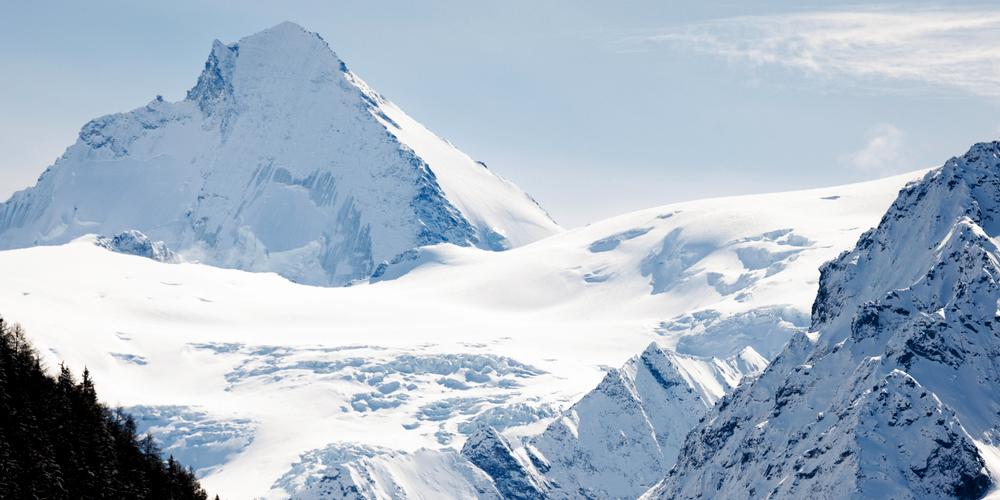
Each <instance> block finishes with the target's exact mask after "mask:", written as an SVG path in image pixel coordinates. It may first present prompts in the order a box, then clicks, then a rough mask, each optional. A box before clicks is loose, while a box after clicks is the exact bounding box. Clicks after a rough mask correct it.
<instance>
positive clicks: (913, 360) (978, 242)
mask: <svg viewBox="0 0 1000 500" xmlns="http://www.w3.org/2000/svg"><path fill="white" fill-rule="evenodd" d="M998 153H1000V144H998V143H984V144H977V145H975V146H973V147H972V148H971V149H970V150H969V152H968V153H966V154H965V155H963V156H961V157H958V158H953V159H951V160H949V161H948V162H947V163H945V165H944V166H942V167H941V168H939V169H937V170H934V171H932V172H930V173H928V174H927V175H926V176H925V177H924V178H923V180H921V181H920V182H918V183H914V184H910V185H908V186H907V187H905V188H904V189H903V190H902V191H900V193H899V196H898V197H897V199H896V201H895V202H894V203H893V204H892V206H891V207H890V208H889V210H888V212H887V213H886V215H885V216H884V217H883V218H882V220H881V222H880V223H879V225H878V227H876V228H875V229H873V230H870V231H868V232H866V233H865V234H863V235H862V236H861V238H860V239H859V240H858V243H857V245H856V246H855V248H854V249H853V250H851V251H849V252H845V253H843V254H841V255H840V256H839V257H838V258H837V259H835V260H833V261H831V262H829V263H827V264H826V265H824V266H823V268H822V273H821V278H820V286H819V292H818V294H817V298H816V302H815V304H814V307H813V325H812V327H813V330H814V331H813V332H811V333H809V334H800V335H797V336H795V337H793V338H792V340H791V341H790V342H789V344H788V346H787V347H786V348H785V350H784V351H783V352H782V354H781V355H780V356H778V357H777V359H775V360H774V362H773V363H771V365H770V366H769V367H768V368H767V369H766V370H765V371H764V373H763V374H762V375H761V376H760V377H759V378H757V379H756V380H754V381H753V383H751V384H747V385H744V386H741V387H740V388H738V389H737V390H736V391H734V393H733V394H732V395H730V396H727V397H726V398H724V399H723V400H722V402H721V403H719V404H718V405H717V406H716V407H715V409H714V410H713V412H712V414H711V415H710V418H708V419H706V420H705V421H704V422H703V423H701V424H700V425H699V426H697V427H696V428H695V429H694V431H693V432H692V433H691V434H689V435H688V438H687V440H686V442H685V444H684V447H683V448H682V450H681V452H680V454H679V457H678V462H677V466H676V467H675V468H674V469H673V470H672V471H671V472H670V474H669V475H668V477H667V478H666V479H665V480H664V482H663V483H661V485H660V486H658V487H657V488H656V489H654V490H652V491H651V492H650V493H649V496H656V497H669V498H693V497H705V496H721V497H730V498H738V497H750V498H756V497H768V498H799V497H801V496H802V495H804V494H806V492H810V493H811V494H818V495H820V496H823V497H833V498H840V497H853V496H858V497H886V498H889V497H891V498H927V497H959V498H979V497H981V496H982V495H983V494H984V493H985V492H986V491H987V490H988V489H990V488H991V487H993V486H994V485H995V484H996V482H997V479H998V478H1000V466H998V463H997V461H996V460H995V458H994V457H996V456H998V449H1000V445H998V436H1000V425H998V424H997V421H996V415H997V414H1000V390H998V389H997V388H998V387H1000V377H998V376H997V373H1000V363H998V361H997V360H998V359H1000V341H998V340H997V339H998V338H1000V324H998V322H997V320H996V318H997V304H998V300H1000V249H998V247H997V244H996V241H995V239H994V237H993V236H995V235H996V233H997V229H1000V226H998V225H997V221H998V215H1000V213H998V206H1000V204H998V200H1000V154H998Z"/></svg>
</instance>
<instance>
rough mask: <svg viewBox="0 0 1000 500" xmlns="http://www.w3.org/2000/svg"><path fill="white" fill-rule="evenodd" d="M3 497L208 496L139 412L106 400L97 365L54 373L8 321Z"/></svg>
mask: <svg viewBox="0 0 1000 500" xmlns="http://www.w3.org/2000/svg"><path fill="white" fill-rule="evenodd" d="M0 498H18V499H20V498H26V499H31V498H46V499H48V498H51V499H76V498H102V499H103V498H149V499H154V500H187V499H197V500H205V499H207V495H206V493H205V490H203V489H202V488H201V486H200V485H199V484H198V480H197V479H196V478H195V475H194V472H193V471H192V470H191V469H189V468H185V467H184V466H182V465H181V464H179V463H177V461H176V460H174V458H173V457H169V458H168V459H167V460H166V461H164V460H163V457H162V454H161V450H160V448H159V446H158V445H157V444H156V441H155V440H154V439H153V438H152V436H149V435H146V436H144V437H142V438H139V436H138V435H137V431H136V424H135V420H134V419H133V418H132V416H131V415H128V414H127V413H125V412H124V411H123V410H122V409H120V408H119V409H116V410H110V409H108V408H107V407H106V406H104V405H103V404H101V403H100V401H99V400H98V398H97V389H96V387H95V384H94V381H93V379H92V377H91V375H90V371H89V370H87V369H84V371H83V377H82V379H81V380H80V382H79V383H78V382H76V380H75V378H74V376H73V374H72V372H71V371H70V370H69V368H68V367H66V366H65V365H60V366H59V375H58V376H57V377H56V378H55V379H53V378H51V377H49V376H48V375H46V373H45V370H44V368H43V366H42V363H41V360H40V358H39V357H38V355H37V354H36V353H35V351H34V349H33V348H32V347H31V344H30V343H29V342H28V340H27V337H26V335H25V333H24V330H23V329H22V328H21V327H20V326H19V325H11V324H9V323H7V322H5V321H4V320H3V318H0ZM216 498H218V496H216Z"/></svg>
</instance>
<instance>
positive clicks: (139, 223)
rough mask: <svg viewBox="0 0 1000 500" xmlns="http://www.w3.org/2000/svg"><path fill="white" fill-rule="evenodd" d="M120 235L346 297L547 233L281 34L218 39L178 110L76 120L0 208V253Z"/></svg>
mask: <svg viewBox="0 0 1000 500" xmlns="http://www.w3.org/2000/svg"><path fill="white" fill-rule="evenodd" d="M128 230H138V231H141V232H143V233H145V234H148V235H149V236H150V237H151V238H154V239H156V240H162V241H164V242H166V244H167V245H168V246H169V247H170V248H172V249H174V250H175V251H177V252H178V253H179V254H181V255H182V256H184V257H185V258H187V259H188V260H193V261H199V262H204V263H207V264H211V265H216V266H222V267H230V268H237V269H244V270H248V271H273V272H277V273H278V274H280V275H282V276H284V277H286V278H288V279H290V280H293V281H296V282H299V283H306V284H314V285H343V284H347V283H349V282H351V281H353V280H357V279H363V278H367V277H368V276H369V275H371V274H372V272H373V271H374V270H375V269H376V267H377V266H378V265H379V264H380V263H382V262H384V261H392V260H393V259H394V258H396V257H397V256H398V255H400V254H402V253H404V252H406V251H408V250H411V249H413V248H416V247H420V246H425V245H433V244H436V243H443V242H448V243H452V244H455V245H462V246H476V247H479V248H483V249H489V250H506V249H509V248H512V247H516V246H520V245H523V244H525V243H529V242H532V241H535V240H537V239H539V238H542V237H545V236H548V235H551V234H554V233H556V232H558V231H560V228H559V227H558V226H557V225H556V224H555V223H554V222H553V221H552V220H551V219H550V218H549V216H548V215H547V214H546V213H545V212H544V211H543V210H542V209H541V208H540V207H539V206H538V205H537V204H536V203H535V202H534V200H532V199H531V198H530V197H529V196H528V195H526V194H525V193H523V192H522V191H520V190H519V189H518V188H517V187H516V186H514V185H513V184H511V183H510V182H508V181H506V180H504V179H502V178H500V177H499V176H497V175H495V174H493V173H492V172H490V171H489V170H487V169H486V168H485V167H484V166H482V165H481V164H479V163H477V162H476V161H473V159H472V158H470V157H469V156H467V155H466V154H464V153H462V152H461V151H459V150H458V149H456V148H455V147H454V146H452V145H451V144H449V143H448V142H446V141H444V140H442V139H440V138H438V137H437V136H435V135H434V134H432V133H431V132H429V131H428V130H427V129H426V128H424V127H423V126H422V125H420V124H419V123H417V122H416V121H414V120H413V119H412V118H410V117H409V116H407V115H406V114H405V113H403V112H402V111H401V110H400V109H399V108H398V107H396V106H395V105H394V104H392V103H391V102H389V101H387V100H385V99H384V98H383V97H382V96H380V95H379V94H378V93H376V92H375V91H374V90H372V89H371V88H370V87H368V85H367V84H365V83H364V82H363V81H362V80H361V79H360V78H358V76H357V75H355V74H354V73H352V72H351V71H349V70H348V69H347V66H346V65H345V64H344V63H343V62H342V61H341V60H340V59H339V58H338V57H337V56H336V55H335V54H334V53H333V52H332V51H331V50H330V48H329V47H328V46H327V43H326V42H325V41H324V40H323V39H322V38H320V37H319V36H318V35H316V34H315V33H310V32H308V31H305V30H304V29H303V28H301V27H300V26H297V25H295V24H292V23H282V24H279V25H278V26H275V27H273V28H271V29H268V30H265V31H262V32H260V33H257V34H255V35H251V36H248V37H246V38H243V39H242V40H240V41H239V42H238V43H234V44H230V45H226V44H223V43H221V42H218V41H216V42H215V43H214V44H213V46H212V50H211V53H210V55H209V58H208V61H207V62H206V63H205V67H204V70H203V72H202V74H201V76H200V77H199V78H198V82H197V84H196V85H195V86H194V87H193V88H192V89H191V90H190V91H189V92H188V94H187V98H186V99H184V100H182V101H180V102H166V101H164V100H163V99H161V98H160V97H157V98H156V99H154V100H153V101H151V102H150V103H149V104H147V105H146V106H144V107H141V108H138V109H136V110H133V111H130V112H127V113H120V114H113V115H108V116H104V117H101V118H97V119H95V120H93V121H91V122H90V123H87V124H86V125H84V126H83V128H82V129H81V131H80V135H79V139H78V140H77V142H76V144H74V145H72V146H71V147H69V148H68V149H67V150H66V152H65V153H64V154H63V155H62V156H61V157H60V158H59V159H58V160H57V161H56V162H55V164H53V165H52V166H51V167H49V168H48V169H47V170H46V171H45V173H43V174H42V176H41V177H40V178H39V180H38V183H37V184H36V185H35V186H34V187H32V188H29V189H26V190H24V191H21V192H18V193H16V194H14V195H13V196H12V197H11V199H10V200H8V201H7V202H6V203H4V204H0V248H22V247H27V246H32V245H50V244H61V243H66V242H68V241H71V240H72V239H75V238H77V237H79V236H82V235H84V234H88V233H96V234H118V233H121V232H123V231H128Z"/></svg>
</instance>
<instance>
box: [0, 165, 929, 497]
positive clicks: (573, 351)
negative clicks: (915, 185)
mask: <svg viewBox="0 0 1000 500" xmlns="http://www.w3.org/2000/svg"><path fill="white" fill-rule="evenodd" d="M917 176H918V174H912V175H904V176H899V177H894V178H889V179H885V180H881V181H875V182H869V183H865V184H856V185H850V186H842V187H835V188H826V189H818V190H809V191H799V192H791V193H780V194H770V195H756V196H743V197H732V198H720V199H713V200H704V201H696V202H689V203H680V204H676V205H669V206H664V207H659V208H654V209H649V210H644V211H640V212H635V213H631V214H627V215H623V216H620V217H616V218H613V219H609V220H606V221H602V222H599V223H596V224H593V225H590V226H587V227H584V228H581V229H577V230H573V231H569V232H565V233H562V234H558V235H556V236H552V237H549V238H546V239H544V240H541V241H538V242H536V243H533V244H529V245H526V246H523V247H519V248H514V249H512V250H510V251H506V252H487V251H483V250H480V249H477V248H471V247H458V246H454V245H447V244H444V245H436V246H432V247H429V248H425V249H423V250H421V251H419V252H416V253H414V254H412V255H410V257H409V258H408V260H405V261H403V262H400V263H398V264H395V265H393V266H388V268H386V269H384V272H383V273H382V278H381V279H383V281H380V282H376V283H373V284H357V285H355V286H351V287H346V288H319V287H311V286H305V285H299V284H294V283H292V282H289V281H287V280H285V279H283V278H281V277H279V276H277V275H275V274H255V273H248V272H244V271H237V270H227V269H219V268H214V267H208V266H204V265H197V264H190V263H180V264H170V263H162V262H156V261H154V260H151V259H148V258H142V257H136V256H130V255H122V254H120V253H115V252H111V251H108V250H106V249H105V248H101V247H99V246H97V245H95V244H94V242H95V238H94V237H85V238H82V239H79V240H76V241H74V242H72V243H70V244H66V245H63V246H43V247H35V248H29V249H20V250H11V251H5V252H0V276H3V281H4V284H3V286H0V309H2V311H0V312H2V313H3V314H4V315H5V317H6V318H7V319H9V320H12V321H19V322H22V323H23V324H24V325H25V327H26V328H27V331H28V332H29V334H30V335H31V336H32V338H33V340H34V341H35V342H36V343H37V345H38V346H39V348H40V349H42V350H43V352H44V354H45V356H46V357H47V359H49V360H50V361H51V363H53V364H54V363H56V362H58V360H65V361H66V362H67V363H68V364H69V365H70V366H71V367H72V368H74V369H76V370H80V369H82V367H83V366H84V365H86V366H88V367H89V368H90V370H91V372H92V373H93V375H94V378H95V380H96V381H97V383H98V386H99V387H101V388H102V391H103V392H102V394H101V396H102V397H103V398H104V399H106V400H107V401H108V402H109V403H112V404H121V405H124V406H126V407H130V408H132V409H133V411H134V412H136V413H137V414H138V415H140V416H141V417H142V424H143V426H144V428H150V429H151V430H153V431H154V433H156V434H157V435H158V436H160V437H161V439H163V440H164V442H165V443H166V446H167V451H168V452H171V453H174V454H175V455H177V456H180V457H181V458H182V459H185V462H186V463H192V464H195V466H196V467H197V468H198V470H199V471H200V473H201V474H202V475H203V476H204V484H205V485H206V486H207V487H209V488H211V489H213V490H214V489H217V490H218V491H220V492H224V493H225V494H226V496H227V497H232V498H248V497H251V496H254V495H269V496H278V497H280V496H283V495H285V494H287V493H288V490H289V489H294V488H296V487H297V485H300V484H301V483H302V481H303V480H304V478H308V477H310V474H318V473H320V472H318V471H328V470H329V467H327V466H329V465H330V464H337V463H339V461H344V460H347V459H357V458H362V459H364V460H367V462H365V464H367V465H364V464H362V465H354V466H352V467H354V468H353V469H351V470H354V471H355V472H357V471H359V470H364V471H368V472H367V473H369V474H373V475H374V476H372V477H375V476H377V477H379V478H382V479H380V481H382V482H381V483H379V484H382V485H388V484H397V483H399V482H401V481H402V482H406V481H417V480H418V479H419V477H420V474H415V473H409V472H406V471H412V468H411V467H410V466H411V465H412V464H413V463H415V462H414V461H418V459H419V457H421V456H422V455H421V454H420V453H423V452H420V453H416V454H414V453H415V452H416V451H417V450H419V449H421V448H425V447H426V448H440V447H446V448H453V449H459V448H461V446H462V445H463V443H464V441H465V440H466V438H467V436H469V435H470V434H472V433H474V432H475V431H476V430H478V429H480V428H483V427H486V426H493V427H496V428H497V429H500V430H501V431H503V432H505V433H506V434H508V435H511V436H516V435H523V434H525V433H527V432H528V430H529V429H530V430H531V432H538V431H539V430H541V429H542V428H543V427H544V426H545V425H546V424H547V423H548V422H549V421H551V420H552V419H553V418H555V417H556V416H557V414H558V412H559V410H561V409H565V408H567V407H568V406H569V405H571V404H572V403H574V402H575V401H576V400H577V399H579V398H580V396H581V395H583V394H584V393H586V392H588V391H590V390H591V389H593V388H594V387H595V386H597V384H598V382H600V381H601V380H602V378H604V375H605V373H606V371H607V370H608V369H609V368H610V367H619V366H622V364H623V363H624V362H625V361H626V360H627V359H629V358H630V357H632V356H633V355H635V354H636V353H639V352H641V351H643V350H644V348H646V346H647V345H648V344H649V343H650V341H651V340H655V341H657V342H658V343H659V344H660V345H661V346H663V347H665V348H668V349H676V350H677V351H678V352H680V353H684V354H689V355H697V356H715V357H719V358H730V357H732V356H733V355H734V354H738V353H740V352H742V351H743V349H744V348H745V347H747V346H750V347H753V349H754V350H755V351H756V352H758V353H760V354H761V355H763V356H764V357H766V358H771V357H772V356H774V355H775V353H777V352H779V351H780V349H781V347H782V344H783V343H784V342H785V341H786V340H787V339H788V338H790V337H791V336H792V335H793V334H794V333H796V332H799V331H801V330H802V329H803V328H804V327H806V326H807V325H808V317H809V314H808V308H809V307H810V305H811V303H812V300H813V297H814V296H815V293H816V288H817V279H818V277H819V272H818V268H819V266H820V264H821V263H823V262H825V261H827V260H830V259H832V258H834V257H836V256H837V255H838V254H839V253H840V252H842V251H844V250H846V249H848V248H850V247H851V246H852V245H853V244H854V242H855V241H856V240H857V238H858V236H859V235H860V234H861V232H862V231H864V230H865V229H867V228H869V227H872V226H873V225H875V224H876V223H877V222H878V220H879V218H880V217H881V216H882V214H883V213H884V212H885V210H886V208H887V207H888V206H889V204H890V202H891V201H892V200H893V199H894V198H895V196H896V194H897V192H898V190H899V189H900V188H901V187H902V186H903V185H904V184H905V183H906V182H907V181H909V180H910V179H912V178H916V177H917ZM703 383H707V381H703ZM713 383H716V382H713ZM716 384H717V383H716ZM715 397H717V396H715ZM579 408H583V406H581V407H579ZM387 454H401V455H400V456H403V457H404V459H403V460H402V461H399V460H397V461H392V462H391V463H390V462H384V461H381V460H382V458H384V457H385V456H387ZM364 457H369V458H364ZM432 459H433V461H434V462H433V463H434V464H436V465H434V466H435V467H436V468H437V469H439V470H441V469H446V470H447V471H448V474H449V475H448V477H447V478H444V479H441V480H448V481H452V480H453V481H455V483H454V484H461V485H462V487H463V488H473V489H475V488H478V487H479V486H481V485H483V484H484V483H483V481H486V482H487V483H488V479H487V478H486V476H485V475H483V474H482V473H481V471H478V470H476V469H474V468H473V469H466V468H463V467H465V465H460V466H459V465H455V466H449V465H448V464H449V463H452V461H453V459H455V460H454V462H455V463H461V464H465V462H461V461H460V460H457V458H456V457H454V456H452V455H447V454H436V455H433V457H432ZM428 460H430V459H428ZM408 461H409V462H408ZM407 464H410V465H407ZM343 470H347V469H343ZM392 471H396V473H398V474H401V475H400V476H392V475H391V472H392ZM324 473H326V472H324ZM442 477H443V476H442ZM407 484H411V486H412V483H407ZM477 485H479V486H477ZM397 486H398V484H397ZM462 491H466V492H468V491H471V490H462ZM428 494H429V493H428ZM453 494H455V495H457V496H462V494H461V493H460V492H459V491H457V490H456V491H455V492H453ZM484 495H485V496H488V495H486V494H484Z"/></svg>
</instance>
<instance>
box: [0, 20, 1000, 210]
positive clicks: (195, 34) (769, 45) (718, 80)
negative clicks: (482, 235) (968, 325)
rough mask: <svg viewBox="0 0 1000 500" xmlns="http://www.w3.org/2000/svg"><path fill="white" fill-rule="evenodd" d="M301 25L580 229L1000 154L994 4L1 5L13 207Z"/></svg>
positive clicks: (5, 139) (3, 186) (0, 135)
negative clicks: (94, 135)
mask: <svg viewBox="0 0 1000 500" xmlns="http://www.w3.org/2000/svg"><path fill="white" fill-rule="evenodd" d="M285 20H289V21H294V22H297V23H299V24H301V25H303V26H304V27H306V28H307V29H309V30H311V31H315V32H317V33H319V34H320V35H322V36H323V38H324V39H326V40H327V41H328V42H329V43H330V45H331V47H333V49H334V50H335V51H336V52H337V54H338V55H339V56H340V57H341V58H342V59H343V60H345V61H346V62H347V64H348V65H349V66H350V67H351V69H352V70H353V71H354V72H355V73H357V74H358V75H360V76H361V77H362V78H364V79H365V80H366V81H367V82H368V83H369V84H371V85H372V86H373V87H374V88H375V89H377V90H378V91H379V92H380V93H381V94H383V95H384V96H386V97H387V98H388V99H390V100H392V101H394V102H395V103H396V104H398V105H399V106H400V107H401V108H403V109H404V110H406V111H407V113H408V114H410V115H411V116H413V117H414V118H416V119H417V120H418V121H420V122H422V123H423V124H424V125H426V126H427V127H428V128H429V129H431V130H432V131H434V132H435V133H437V134H438V135H440V136H442V137H444V138H446V139H448V140H449V141H451V142H452V143H453V144H455V145H456V146H458V147H459V148H460V149H462V150H463V151H465V152H466V153H468V154H469V155H471V156H472V157H474V158H476V159H478V160H481V161H484V162H486V163H487V164H488V165H489V167H490V168H491V169H492V170H493V171H495V172H498V173H500V174H501V175H503V176H504V177H506V178H508V179H510V180H512V181H514V182H515V183H517V184H518V185H519V186H520V187H522V188H523V189H525V190H526V191H528V192H529V193H530V194H531V195H532V196H533V197H534V198H535V199H537V200H538V201H539V203H540V204H541V205H542V206H543V207H544V208H545V209H546V210H548V211H549V213H550V214H552V216H553V217H554V218H555V219H556V220H557V221H558V222H560V223H561V224H563V225H564V226H566V227H576V226H580V225H584V224H587V223H589V222H593V221H596V220H600V219H603V218H606V217H611V216H614V215H618V214H622V213H625V212H629V211H633V210H639V209H643V208H648V207H652V206H657V205H663V204H667V203H671V202H676V201H683V200H689V199H696V198H705V197H715V196H725V195H732V194H743V193H759V192H771V191H784V190H791V189H801V188H807V187H820V186H830V185H836V184H844V183H849V182H856V181H863V180H868V179H875V178H880V177H885V176H888V175H892V174H894V173H900V172H905V171H911V170H916V169H919V168H926V167H932V166H937V165H940V164H941V163H943V162H944V161H946V160H947V159H948V158H950V157H952V156H956V155H960V154H962V153H963V152H965V150H967V149H968V147H969V146H970V145H971V144H973V143H975V142H979V141H985V140H994V139H997V138H998V136H1000V114H998V112H997V111H998V103H1000V6H993V5H991V2H986V1H982V2H980V1H972V0H965V1H958V2H955V1H953V2H947V3H944V2H941V3H928V2H905V3H898V2H897V3H873V2H870V1H866V2H851V1H837V2H830V1H809V0H797V1H790V0H787V1H786V0H770V1H767V0H764V1H759V2H745V1H738V0H717V1H712V2H705V1H704V0H673V1H670V2H664V1H661V0H649V1H639V0H621V1H616V2H606V1H588V0H541V1H540V0H507V1H504V2H469V1H467V0H466V1H459V0H447V1H445V0H426V1H413V0H399V1H386V0H366V1H337V0H325V1H297V0H288V1H282V2H274V1H271V0H246V1H242V2H232V1H217V0H197V1H190V0H175V1H172V2H135V1H134V0H114V1H111V0H91V1H88V2H79V1H77V0H51V1H50V0H40V1H35V2H4V3H3V4H2V5H0V199H5V198H6V197H7V196H9V195H10V194H11V193H12V192H14V191H15V190H18V189H22V188H25V187H27V186H30V185H32V184H33V183H34V180H35V179H36V178H37V176H38V175H39V174H40V173H41V172H42V171H43V170H44V169H45V168H46V167H47V166H48V165H50V164H51V163H52V162H53V161H54V160H55V158H57V157H58V156H59V155H60V154H62V152H63V150H64V149H65V148H66V147H68V146H69V145H70V144H72V143H73V142H74V141H75V139H76V135H77V133H78V132H79V129H80V127H81V126H82V125H83V124H85V123H86V122H87V121H89V120H91V119H93V118H96V117H98V116H101V115H105V114H109V113H114V112H122V111H128V110H130V109H133V108H136V107H139V106H142V105H144V104H146V103H147V102H149V101H150V100H151V99H153V98H154V97H155V96H156V95H162V96H164V98H166V99H170V100H178V99H182V98H183V96H184V93H185V92H186V90H187V89H188V88H190V87H191V86H193V85H194V82H195V80H196V79H197V77H198V74H199V73H200V71H201V67H202V66H203V64H204V62H205V59H206V57H207V55H208V53H209V50H210V47H211V43H212V40H213V39H219V40H222V41H224V42H234V41H237V40H238V39H239V38H241V37H243V36H246V35H250V34H252V33H255V32H257V31H260V30H262V29H264V28H267V27H270V26H272V25H275V24H278V23H279V22H282V21H285Z"/></svg>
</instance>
